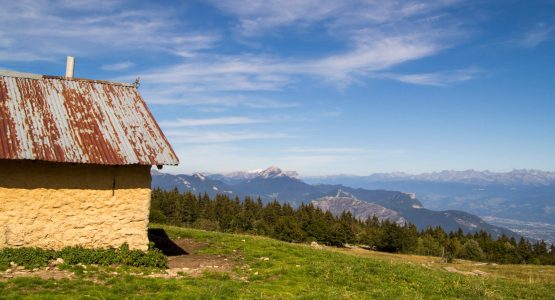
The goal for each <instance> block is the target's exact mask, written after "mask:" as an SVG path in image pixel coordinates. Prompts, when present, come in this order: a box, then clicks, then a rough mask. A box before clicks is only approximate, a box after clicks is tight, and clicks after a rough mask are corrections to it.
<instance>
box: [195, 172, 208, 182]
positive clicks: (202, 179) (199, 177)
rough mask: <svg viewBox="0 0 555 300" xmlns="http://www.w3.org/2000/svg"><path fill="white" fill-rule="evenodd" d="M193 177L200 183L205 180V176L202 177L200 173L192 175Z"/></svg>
mask: <svg viewBox="0 0 555 300" xmlns="http://www.w3.org/2000/svg"><path fill="white" fill-rule="evenodd" d="M193 177H196V178H198V179H199V180H200V181H204V180H206V176H204V174H202V173H194V174H193Z"/></svg>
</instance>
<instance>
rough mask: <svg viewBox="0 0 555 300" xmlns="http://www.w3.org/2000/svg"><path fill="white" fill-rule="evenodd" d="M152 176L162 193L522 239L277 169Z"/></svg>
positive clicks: (391, 194)
mask: <svg viewBox="0 0 555 300" xmlns="http://www.w3.org/2000/svg"><path fill="white" fill-rule="evenodd" d="M152 175H153V176H152V186H153V187H159V188H162V189H173V188H177V189H178V190H179V191H181V192H184V191H191V192H193V193H207V194H209V195H211V196H214V195H216V194H227V195H229V196H233V197H234V196H238V197H241V198H242V197H245V196H251V197H261V199H262V200H263V201H264V202H269V201H272V200H274V199H278V201H280V202H288V203H290V204H291V205H293V206H298V205H300V204H301V203H311V202H312V203H315V205H317V206H318V207H321V208H322V209H326V210H330V211H331V212H332V213H334V214H339V213H341V212H342V211H343V210H349V211H351V213H353V215H355V216H360V217H361V218H363V217H364V216H365V215H368V216H369V215H376V216H377V217H378V218H381V219H390V220H393V221H395V222H400V221H407V222H410V223H412V224H415V225H416V226H417V227H418V228H420V229H424V228H426V227H428V226H441V227H443V228H444V229H445V230H446V231H455V230H458V228H462V229H463V230H464V231H465V232H475V231H477V230H485V231H487V232H489V233H490V234H492V236H494V237H498V236H500V235H501V234H505V235H508V236H513V237H518V234H516V233H514V232H512V231H510V230H508V229H505V228H503V227H499V226H493V225H491V224H488V223H486V222H484V221H483V220H482V219H480V218H479V217H477V216H475V215H472V214H469V213H466V212H463V211H457V210H446V211H434V210H430V209H427V208H424V205H423V204H422V203H421V202H420V201H419V200H418V199H417V198H416V197H415V195H414V194H412V193H404V192H398V191H392V190H386V189H383V188H382V189H364V188H353V187H349V186H347V185H342V184H308V183H306V182H304V181H302V180H300V179H299V178H298V174H297V173H296V172H286V171H282V170H281V169H279V168H277V167H270V168H268V169H265V170H256V171H250V172H235V173H231V174H201V173H196V174H193V175H184V174H181V175H171V174H165V173H160V172H157V171H153V172H152ZM313 201H314V202H313ZM361 202H364V203H361ZM365 203H366V204H368V205H365Z"/></svg>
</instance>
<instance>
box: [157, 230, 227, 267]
mask: <svg viewBox="0 0 555 300" xmlns="http://www.w3.org/2000/svg"><path fill="white" fill-rule="evenodd" d="M173 242H174V243H175V244H176V245H177V246H179V247H180V248H182V249H183V250H184V251H185V252H186V253H187V254H183V255H174V256H168V266H169V270H168V273H169V274H172V273H184V274H188V275H192V276H197V275H201V274H202V273H203V272H204V271H213V272H231V271H232V270H233V262H232V259H231V258H229V257H225V256H221V255H210V254H199V253H198V251H199V250H202V249H204V248H206V247H208V243H202V242H197V241H195V240H193V239H188V238H182V239H177V240H174V241H173Z"/></svg>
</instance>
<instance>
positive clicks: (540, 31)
mask: <svg viewBox="0 0 555 300" xmlns="http://www.w3.org/2000/svg"><path fill="white" fill-rule="evenodd" d="M0 5H1V7H2V9H1V10H0V68H2V69H12V70H17V71H24V72H32V73H40V74H50V75H63V74H64V71H65V57H66V55H74V56H75V57H76V70H75V75H76V77H84V78H95V79H108V80H117V81H126V82H132V81H133V80H134V79H135V78H136V77H138V76H140V77H141V87H140V92H141V94H142V95H143V97H144V98H145V99H146V101H147V102H148V104H149V106H150V108H151V110H152V112H153V114H154V115H155V117H156V119H157V120H158V121H159V123H160V125H161V126H162V128H163V130H164V132H165V133H166V135H167V137H168V139H169V140H170V142H171V143H172V145H173V146H174V149H175V150H176V151H177V152H178V155H179V157H180V159H181V165H180V166H179V167H177V168H165V170H167V171H169V172H183V173H192V172H197V171H205V172H229V171H236V170H249V169H258V168H264V167H267V166H270V165H277V166H280V167H282V168H284V169H287V170H296V171H298V172H299V173H300V174H301V175H324V174H338V173H348V174H370V173H374V172H390V171H405V172H411V173H420V172H428V171H438V170H443V169H455V170H464V169H478V170H484V169H489V170H494V171H507V170H511V169H513V168H536V169H542V170H550V171H555V155H554V153H555V2H554V1H541V0H540V1H507V0H504V1H456V0H443V1H312V0H297V1H256V0H253V1H235V0H229V1H225V0H224V1H198V2H197V1H185V2H183V3H176V2H174V1H153V2H145V3H141V2H139V1H81V0H77V1H69V0H68V1H49V2H46V1H44V2H42V1H3V0H0Z"/></svg>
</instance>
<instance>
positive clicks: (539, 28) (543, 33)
mask: <svg viewBox="0 0 555 300" xmlns="http://www.w3.org/2000/svg"><path fill="white" fill-rule="evenodd" d="M554 37H555V27H553V26H551V25H546V24H544V23H540V24H536V26H534V28H532V29H531V30H529V31H527V32H525V33H524V34H523V35H522V36H521V37H520V38H519V39H517V40H515V41H514V42H515V43H516V44H517V45H518V46H520V47H524V48H535V47H537V46H538V45H540V44H542V43H544V42H547V41H549V40H552V39H553V38H554Z"/></svg>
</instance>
